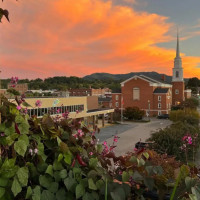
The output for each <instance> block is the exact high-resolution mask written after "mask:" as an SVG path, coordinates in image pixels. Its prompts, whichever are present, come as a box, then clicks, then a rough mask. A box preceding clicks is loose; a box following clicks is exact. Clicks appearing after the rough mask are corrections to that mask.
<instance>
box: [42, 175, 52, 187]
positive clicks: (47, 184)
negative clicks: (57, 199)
mask: <svg viewBox="0 0 200 200" xmlns="http://www.w3.org/2000/svg"><path fill="white" fill-rule="evenodd" d="M52 181H53V180H52V178H51V177H50V176H48V175H43V176H42V175H40V177H39V182H40V185H41V186H43V187H45V188H47V189H48V188H49V187H50V186H51V183H52Z"/></svg>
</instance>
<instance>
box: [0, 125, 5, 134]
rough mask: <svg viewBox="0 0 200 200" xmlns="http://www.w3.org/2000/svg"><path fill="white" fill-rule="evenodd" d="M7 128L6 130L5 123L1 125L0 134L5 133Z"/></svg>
mask: <svg viewBox="0 0 200 200" xmlns="http://www.w3.org/2000/svg"><path fill="white" fill-rule="evenodd" d="M5 128H6V126H5V123H3V124H0V132H5Z"/></svg>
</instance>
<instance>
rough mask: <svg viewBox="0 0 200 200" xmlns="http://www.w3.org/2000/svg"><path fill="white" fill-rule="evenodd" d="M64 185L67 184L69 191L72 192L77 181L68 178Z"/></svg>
mask: <svg viewBox="0 0 200 200" xmlns="http://www.w3.org/2000/svg"><path fill="white" fill-rule="evenodd" d="M64 184H65V186H66V188H67V190H68V191H70V190H71V188H72V187H73V186H74V185H75V184H76V180H75V179H74V178H70V177H68V178H66V179H65V180H64Z"/></svg>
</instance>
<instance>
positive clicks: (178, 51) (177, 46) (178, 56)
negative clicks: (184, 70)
mask: <svg viewBox="0 0 200 200" xmlns="http://www.w3.org/2000/svg"><path fill="white" fill-rule="evenodd" d="M176 58H180V50H179V34H178V30H177V45H176Z"/></svg>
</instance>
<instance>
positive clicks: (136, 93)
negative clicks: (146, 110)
mask: <svg viewBox="0 0 200 200" xmlns="http://www.w3.org/2000/svg"><path fill="white" fill-rule="evenodd" d="M139 99H140V88H137V87H135V88H133V100H139Z"/></svg>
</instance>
